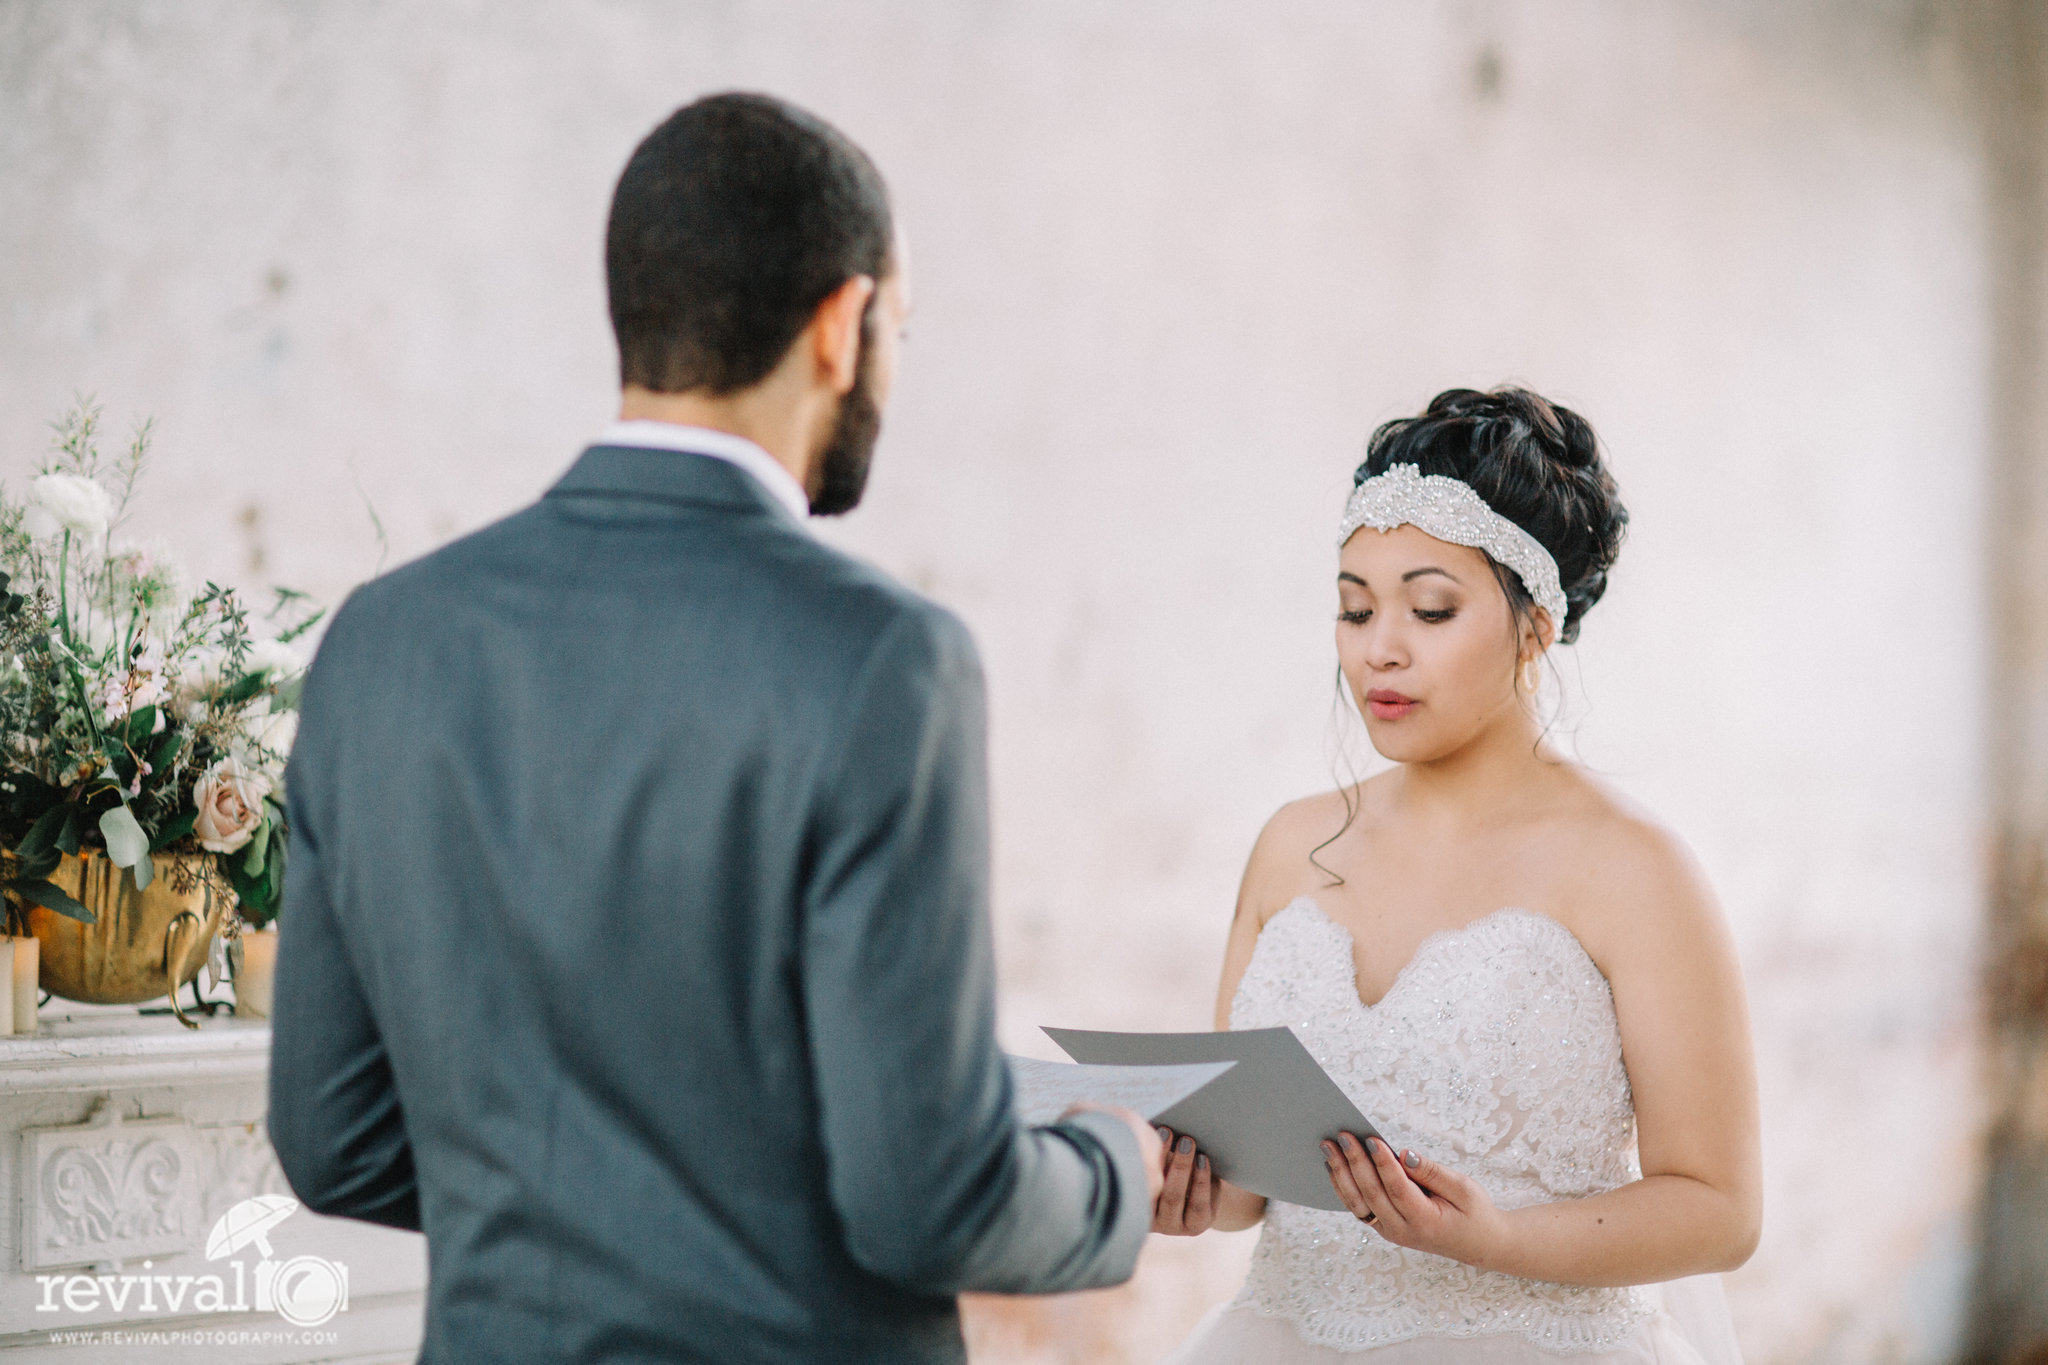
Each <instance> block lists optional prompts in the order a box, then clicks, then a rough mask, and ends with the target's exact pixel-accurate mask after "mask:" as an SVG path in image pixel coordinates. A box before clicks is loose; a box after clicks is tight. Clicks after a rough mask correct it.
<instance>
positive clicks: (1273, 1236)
mask: <svg viewBox="0 0 2048 1365" xmlns="http://www.w3.org/2000/svg"><path fill="white" fill-rule="evenodd" d="M1230 1024H1231V1027H1232V1028H1240V1029H1248V1028H1271V1027H1274V1026H1276V1025H1285V1026H1287V1027H1289V1028H1292V1029H1293V1030H1294V1032H1295V1034H1296V1035H1297V1036H1298V1037H1300V1039H1301V1041H1302V1043H1303V1045H1304V1046H1306V1047H1307V1048H1308V1050H1309V1052H1310V1054H1312V1055H1313V1056H1314V1057H1315V1059H1316V1061H1317V1062H1319V1063H1321V1064H1322V1066H1323V1068H1324V1069H1325V1070H1326V1071H1328V1072H1329V1073H1330V1075H1331V1077H1332V1078H1333V1079H1335V1080H1336V1082H1337V1084H1338V1085H1339V1086H1341V1087H1342V1088H1343V1090H1344V1092H1345V1094H1347V1095H1349V1096H1350V1097H1351V1099H1352V1101H1353V1102H1354V1103H1356V1104H1357V1105H1358V1107H1359V1110H1360V1111H1361V1112H1363V1113H1364V1114H1365V1115H1366V1116H1367V1117H1369V1118H1371V1119H1372V1121H1373V1122H1374V1124H1376V1125H1377V1126H1378V1128H1379V1130H1380V1132H1381V1134H1382V1135H1383V1136H1385V1138H1386V1139H1387V1141H1388V1142H1389V1143H1391V1144H1392V1145H1393V1147H1394V1148H1395V1150H1397V1151H1398V1150H1400V1149H1402V1148H1404V1147H1414V1148H1415V1149H1417V1150H1418V1151H1421V1152H1424V1153H1427V1154H1428V1155H1430V1156H1432V1157H1434V1158H1436V1159H1437V1160H1440V1161H1442V1162H1444V1163H1445V1164H1446V1165H1450V1166H1452V1167H1454V1168H1456V1169H1457V1170H1459V1171H1462V1172H1463V1173H1464V1174H1466V1175H1468V1176H1470V1177H1472V1178H1473V1179H1474V1180H1476V1181H1478V1182H1479V1183H1480V1184H1481V1185H1482V1186H1484V1187H1485V1189H1486V1191H1487V1193H1488V1194H1490V1195H1491V1196H1492V1197H1493V1200H1494V1202H1495V1203H1496V1204H1497V1205H1499V1206H1500V1207H1502V1208H1507V1209H1513V1208H1522V1207H1525V1206H1527V1205H1530V1204H1537V1203H1543V1202H1547V1201H1550V1200H1555V1199H1569V1198H1574V1197H1578V1196H1584V1195H1589V1194H1597V1193H1599V1192H1601V1191H1603V1190H1610V1189H1613V1188H1615V1187H1616V1186H1618V1185H1622V1184H1625V1183H1627V1182H1628V1181H1630V1180H1633V1179H1635V1178H1636V1177H1637V1175H1638V1174H1639V1167H1638V1165H1637V1162H1636V1151H1635V1107H1634V1105H1633V1103H1632V1102H1631V1100H1630V1097H1629V1085H1628V1072H1627V1071H1626V1070H1625V1069H1624V1068H1623V1066H1622V1060H1621V1033H1620V1029H1619V1027H1618V1025H1617V1024H1616V1022H1615V1017H1614V997H1613V993H1612V992H1611V991H1610V990H1609V988H1608V984H1607V979H1606V978H1605V977H1604V976H1602V975H1601V974H1600V969H1599V968H1598V967H1597V966H1595V965H1594V963H1593V960H1592V959H1591V958H1590V957H1588V956H1587V955H1586V950H1585V949H1584V947H1582V946H1581V945H1580V943H1579V941H1578V939H1577V938H1575V937H1573V936H1572V933H1571V931H1570V930H1569V929H1566V928H1565V927H1564V926H1563V925H1562V924H1559V923H1558V922H1557V921H1556V920H1554V919H1551V918H1549V917H1548V916H1545V915H1539V914H1536V913H1533V912H1531V911H1527V910H1512V909H1510V910H1501V911H1498V912H1496V913H1494V914H1491V915H1488V916H1486V917H1485V918H1483V919H1480V920H1478V921H1476V922H1474V923H1472V924H1469V925H1466V926H1465V927H1463V928H1461V929H1453V930H1449V931H1446V932H1444V933H1440V934H1434V935H1432V936H1431V937H1429V938H1428V939H1426V940H1424V942H1423V944H1422V946H1421V947H1420V948H1418V949H1417V950H1416V953H1415V956H1414V958H1413V959H1412V960H1411V961H1410V962H1409V963H1408V965H1407V966H1406V967H1404V968H1402V970H1401V974H1400V975H1399V976H1398V977H1396V978H1395V980H1394V984H1393V986H1392V987H1390V988H1389V989H1388V991H1387V993H1386V995H1385V997H1383V998H1382V999H1381V1000H1380V1002H1379V1003H1378V1004H1376V1005H1370V1006H1368V1005H1366V1004H1364V1003H1363V1002H1362V1001H1361V1000H1360V999H1359V997H1358V985H1357V976H1356V967H1355V964H1354V960H1353V955H1352V939H1351V934H1350V931H1349V930H1347V929H1345V928H1344V927H1343V926H1342V925H1339V924H1337V923H1335V922H1333V921H1332V920H1330V919H1329V918H1328V917H1327V916H1325V915H1324V914H1323V912H1322V910H1321V909H1320V908H1319V907H1318V906H1317V905H1316V903H1315V902H1314V901H1312V900H1309V899H1307V898H1305V897H1304V898H1303V899H1300V900H1297V901H1295V902H1294V903H1293V904H1291V905H1289V906H1288V907H1287V908H1286V909H1284V910H1282V911H1281V912H1280V913H1278V914H1276V915H1274V916H1273V917H1272V919H1270V920H1268V921H1267V922H1266V925H1265V927H1264V928H1263V929H1262V930H1261V931H1260V934H1259V941H1258V946H1257V947H1256V948H1255V949H1254V951H1253V953H1252V960H1251V963H1250V965H1249V966H1247V967H1246V969H1245V974H1244V980H1243V981H1242V982H1241V983H1240V984H1239V986H1238V988H1237V995H1236V997H1235V998H1234V999H1233V1000H1232V1002H1231V1007H1230ZM1241 1298H1242V1299H1245V1300H1249V1301H1250V1303H1251V1304H1252V1305H1253V1306H1254V1307H1255V1308H1256V1309H1257V1310H1258V1311H1259V1312H1261V1313H1265V1314H1269V1315H1273V1316H1278V1317H1284V1318H1287V1319H1289V1320H1291V1321H1292V1322H1293V1324H1294V1326H1295V1328H1296V1329H1297V1330H1298V1331H1299V1332H1300V1334H1301V1335H1302V1336H1303V1337H1304V1338H1305V1339H1306V1340H1308V1341H1310V1342H1312V1343H1314V1344H1317V1345H1321V1346H1329V1347H1333V1348H1335V1349H1337V1350H1362V1349H1364V1348H1366V1347H1369V1346H1380V1345H1384V1344H1387V1343H1389V1342H1395V1341H1405V1340H1408V1339H1411V1338H1415V1337H1428V1336H1453V1337H1470V1336H1480V1335H1484V1334H1490V1333H1514V1334H1518V1335H1521V1336H1524V1337H1526V1338H1528V1339H1529V1340H1530V1341H1532V1342H1535V1343H1537V1344H1539V1345H1541V1346H1544V1347H1547V1348H1549V1349H1551V1350H1554V1351H1598V1350H1606V1349H1610V1348H1612V1347H1613V1346H1615V1345H1616V1344H1618V1343H1619V1342H1621V1341H1623V1340H1624V1339H1625V1338H1627V1337H1628V1336H1629V1335H1630V1334H1631V1333H1632V1332H1634V1331H1635V1330H1636V1328H1637V1326H1638V1325H1639V1324H1640V1323H1641V1322H1642V1321H1643V1320H1644V1319H1645V1318H1647V1317H1648V1316H1649V1315H1650V1314H1651V1313H1653V1312H1654V1311H1655V1309H1654V1305H1653V1301H1652V1299H1651V1297H1650V1296H1649V1295H1648V1294H1646V1293H1645V1292H1644V1291H1642V1290H1638V1289H1589V1288H1584V1287H1580V1286H1575V1285H1562V1284H1551V1283H1545V1282H1541V1281H1536V1280H1524V1279H1518V1278H1516V1277H1514V1276H1511V1275H1502V1274H1499V1273H1497V1272H1494V1271H1486V1270H1477V1269H1474V1268H1473V1267H1471V1266H1468V1265H1464V1264H1462V1263H1460V1262H1458V1261H1453V1260H1449V1259H1447V1258H1445V1257H1442V1256H1433V1255H1430V1254H1428V1253H1426V1252H1419V1251H1407V1250H1403V1249H1402V1248H1400V1247H1397V1246H1395V1245H1393V1244H1392V1243H1391V1242H1388V1241H1386V1240H1385V1239H1384V1238H1382V1237H1380V1236H1379V1235H1378V1234H1377V1233H1375V1232H1373V1231H1372V1230H1371V1229H1370V1228H1368V1227H1367V1226H1366V1225H1365V1224H1363V1223H1360V1222H1359V1221H1358V1220H1357V1219H1356V1218H1354V1217H1352V1215H1351V1214H1349V1213H1342V1212H1337V1213H1333V1212H1329V1211H1326V1210H1322V1209H1310V1208H1303V1207H1301V1206H1299V1205H1296V1204H1285V1203H1281V1202H1279V1201H1278V1200H1274V1201H1271V1202H1269V1203H1268V1204H1267V1207H1266V1219H1265V1229H1264V1231H1263V1232H1262V1234H1261V1235H1260V1238H1259V1245H1258V1249H1257V1251H1256V1252H1255V1253H1254V1254H1253V1259H1252V1269H1251V1275H1250V1277H1249V1279H1248V1280H1247V1281H1246V1283H1245V1288H1244V1293H1243V1295H1242V1296H1241Z"/></svg>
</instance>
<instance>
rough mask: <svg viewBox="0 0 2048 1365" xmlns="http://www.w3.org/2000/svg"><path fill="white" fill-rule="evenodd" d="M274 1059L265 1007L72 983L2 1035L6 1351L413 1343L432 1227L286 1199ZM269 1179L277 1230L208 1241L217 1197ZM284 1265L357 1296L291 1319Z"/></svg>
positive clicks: (265, 1188)
mask: <svg viewBox="0 0 2048 1365" xmlns="http://www.w3.org/2000/svg"><path fill="white" fill-rule="evenodd" d="M269 1060H270V1028H269V1025H268V1024H266V1023H264V1022H261V1021H258V1020H236V1019H229V1018H225V1017H223V1018H219V1019H210V1020H206V1021H204V1022H202V1024H201V1025H200V1027H199V1028H197V1029H187V1028H184V1027H183V1026H181V1025H180V1024H179V1023H178V1022H177V1021H176V1020H175V1019H172V1018H170V1017H168V1016H167V1015H145V1014H141V1013H138V1012H137V1011H135V1010H133V1009H121V1010H114V1009H94V1008H91V1007H86V1006H70V1005H66V1004H64V1003H63V1002H53V1003H52V1004H51V1005H50V1006H46V1007H45V1009H44V1013H43V1018H42V1021H41V1028H40V1030H39V1031H38V1032H37V1033H36V1034H34V1035H30V1036H21V1037H0V1361H5V1362H7V1363H8V1365H13V1362H16V1361H21V1362H29V1361H40V1360H50V1361H64V1362H68V1365H84V1363H85V1362H92V1363H93V1365H98V1362H101V1361H106V1362H109V1363H110V1365H113V1363H115V1362H121V1361H126V1360H133V1361H136V1362H138V1363H139V1362H142V1361H147V1362H149V1365H159V1363H162V1365H182V1362H186V1361H191V1362H195V1365H196V1363H197V1362H208V1365H219V1363H220V1362H237V1363H239V1362H247V1365H290V1363H291V1362H301V1361H314V1360H319V1361H347V1362H354V1363H355V1365H373V1362H377V1363H381V1362H398V1361H410V1360H411V1359H412V1358H413V1356H414V1355H415V1354H416V1352H417V1349H418V1343H419V1336H420V1323H421V1314H422V1311H423V1303H424V1290H425V1286H426V1255H425V1245H424V1243H423V1241H422V1240H421V1239H420V1238H419V1237H417V1236H415V1235H413V1234H411V1233H401V1232H393V1231H390V1230H388V1229H383V1228H375V1227H370V1226H368V1225H366V1224H361V1223H355V1222H350V1221H347V1220H343V1219H331V1218H322V1217H320V1216H318V1215H316V1214H313V1213H310V1212H307V1211H306V1210H304V1209H298V1210H289V1209H288V1207H287V1206H286V1205H285V1204H284V1203H283V1202H281V1201H282V1200H284V1199H288V1198H289V1197H290V1194H291V1191H290V1189H289V1187H288V1186H287V1185H286V1183H285V1180H284V1176H283V1173H282V1172H281V1171H280V1170H279V1169H278V1165H277V1158H276V1155H275V1154H274V1153H273V1152H272V1151H271V1148H270V1142H269V1139H268V1138H267V1137H266V1136H265V1133H264V1128H263V1121H264V1114H265V1110H266V1108H267V1081H268V1076H267V1073H268V1067H269ZM257 1196H270V1197H271V1198H270V1199H269V1200H268V1201H267V1202H266V1203H265V1204H264V1205H262V1206H261V1207H263V1208H265V1209H267V1210H268V1218H269V1219H270V1220H273V1221H272V1225H271V1226H269V1227H267V1229H266V1230H265V1232H264V1235H263V1237H262V1238H261V1239H260V1240H257V1241H250V1242H248V1243H246V1244H243V1245H240V1246H236V1247H233V1248H232V1249H230V1247H229V1244H230V1243H232V1242H234V1241H235V1240H236V1239H234V1238H232V1237H227V1238H216V1239H215V1241H214V1243H213V1245H212V1248H211V1249H212V1250H213V1251H214V1252H215V1253H216V1254H215V1255H214V1256H212V1257H211V1258H209V1256H208V1254H207V1253H208V1250H209V1233H211V1232H213V1231H214V1230H215V1229H216V1227H217V1226H218V1225H219V1224H220V1223H221V1220H222V1216H223V1215H224V1214H226V1213H227V1212H228V1210H229V1209H231V1208H234V1207H235V1206H236V1205H238V1204H240V1203H241V1202H242V1201H244V1200H248V1199H251V1198H253V1197H257ZM253 1207H257V1206H252V1208H253ZM234 1221H235V1220H230V1223H231V1224H232V1223H233V1222H234ZM307 1267H312V1269H311V1270H308V1269H307ZM280 1274H283V1275H284V1276H286V1278H287V1279H289V1278H290V1277H291V1276H292V1275H293V1274H312V1275H314V1276H315V1277H316V1278H318V1277H322V1276H324V1277H326V1279H325V1281H324V1282H325V1283H329V1284H332V1283H336V1282H338V1283H341V1284H345V1286H346V1290H347V1306H346V1307H345V1308H343V1309H342V1310H341V1311H339V1312H337V1313H335V1314H334V1315H333V1317H332V1318H330V1319H329V1320H327V1321H326V1322H324V1323H319V1324H317V1325H310V1326H307V1325H300V1324H296V1323H294V1322H292V1321H290V1320H289V1318H288V1317H287V1316H285V1315H283V1314H280V1313H279V1312H277V1311H274V1310H272V1309H271V1308H270V1306H269V1305H268V1304H267V1303H264V1302H263V1301H262V1300H261V1298H260V1295H261V1294H262V1293H266V1292H267V1288H265V1289H259V1288H257V1285H258V1283H259V1282H261V1283H262V1284H263V1285H265V1286H267V1285H268V1284H269V1283H271V1282H272V1281H273V1280H274V1279H275V1277H276V1276H278V1275H280ZM209 1292H211V1293H212V1295H213V1297H212V1299H210V1300H209V1299H208V1298H207V1297H206V1295H207V1294H208V1293H209ZM83 1333H99V1334H100V1335H99V1336H98V1337H97V1338H96V1339H92V1340H87V1339H86V1338H84V1337H82V1336H81V1335H80V1334H83Z"/></svg>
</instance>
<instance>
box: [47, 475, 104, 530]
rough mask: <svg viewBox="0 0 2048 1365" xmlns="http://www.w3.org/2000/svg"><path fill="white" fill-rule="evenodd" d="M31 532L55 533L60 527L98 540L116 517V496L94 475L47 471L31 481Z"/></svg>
mask: <svg viewBox="0 0 2048 1365" xmlns="http://www.w3.org/2000/svg"><path fill="white" fill-rule="evenodd" d="M28 497H29V509H28V510H29V526H28V530H29V534H30V535H33V536H36V537H38V538H42V539H47V538H53V537H55V536H56V535H57V534H58V533H59V532H61V531H69V532H71V533H72V534H73V535H78V536H83V537H85V538H86V539H88V540H96V539H98V538H99V537H101V536H103V535H105V534H106V533H107V523H108V522H109V521H111V520H113V517H114V498H113V495H112V494H111V493H109V492H107V490H106V489H104V488H102V487H100V486H99V485H98V484H97V483H94V482H93V481H92V480H91V479H88V478H83V477H81V476H80V475H77V474H44V475H42V476H40V477H38V478H36V479H33V480H31V481H30V483H29V486H28Z"/></svg>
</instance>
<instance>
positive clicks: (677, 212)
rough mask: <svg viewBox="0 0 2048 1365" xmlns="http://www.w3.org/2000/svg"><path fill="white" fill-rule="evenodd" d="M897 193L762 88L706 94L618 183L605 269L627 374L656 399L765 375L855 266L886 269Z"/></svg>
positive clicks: (652, 138) (636, 157)
mask: <svg viewBox="0 0 2048 1365" xmlns="http://www.w3.org/2000/svg"><path fill="white" fill-rule="evenodd" d="M892 239H893V230H892V228H891V225H890V218H889V192H888V188H887V187H886V186H885V185H884V184H883V183H882V176H881V173H880V172H879V171H877V170H876V169H875V165H874V163H873V162H872V161H870V160H868V158H867V154H866V153H864V152H862V151H861V149H860V148H858V147H856V146H854V144H853V143H852V142H851V141H850V140H849V139H848V138H847V137H846V136H845V135H844V134H842V133H841V132H840V131H839V130H838V129H836V128H834V127H832V126H831V125H830V124H828V123H826V122H825V121H824V120H823V119H820V118H818V117H816V116H815V115H812V114H808V113H805V112H804V111H803V110H801V109H798V108H797V107H796V106H794V105H792V104H788V103H785V102H784V101H782V100H778V99H775V98H773V97H772V96H768V95H754V94H741V93H730V94H723V95H710V96H707V97H705V98H704V99H701V100H698V101H697V102H696V103H694V104H688V105H685V106H683V107H682V108H681V109H678V110H676V112H675V113H673V114H671V115H670V116H669V118H668V120H667V121H666V122H664V123H663V124H662V125H661V126H660V127H659V128H656V129H655V130H654V131H653V132H651V133H649V134H648V135H647V138H646V140H645V141H644V142H642V143H641V144H640V146H639V148H638V149H637V150H635V151H634V153H633V158H632V160H630V161H628V162H627V163H626V169H625V171H624V173H622V174H621V175H620V176H619V186H618V189H617V191H616V192H615V193H614V194H613V196H612V216H611V223H610V226H609V228H608V229H607V231H606V233H605V273H606V277H607V281H608V283H609V285H610V290H611V311H612V330H613V331H614V332H615V333H617V335H618V339H619V378H620V382H621V383H623V384H637V385H640V386H642V387H644V388H648V389H653V390H654V391H656V392H657V393H684V392H687V391H689V390H692V389H708V390H710V391H711V392H712V393H714V394H725V393H731V392H733V391H735V390H737V389H744V388H747V387H748V386H750V385H753V384H756V383H759V382H760V381H761V380H762V379H764V378H766V377H767V375H768V373H769V371H771V370H773V369H774V368H775V366H776V363H777V362H778V361H780V360H781V359H782V357H783V355H784V353H785V352H787V351H788V350H789V346H790V343H791V342H793V341H795V340H796V336H797V333H799V332H801V331H802V330H803V329H804V325H805V324H806V323H808V322H809V321H810V319H811V315H812V314H813V313H815V312H816V311H817V308H818V305H819V304H821V303H823V302H824V301H825V299H826V298H827V297H828V296H830V295H831V293H832V292H833V291H834V290H836V289H838V288H839V286H841V285H842V284H844V283H846V281H847V280H848V279H850V278H852V277H853V276H855V275H871V276H873V277H874V278H875V279H877V280H880V279H882V278H883V277H884V276H885V275H887V274H888V272H889V269H890V266H891V261H890V243H891V241H892Z"/></svg>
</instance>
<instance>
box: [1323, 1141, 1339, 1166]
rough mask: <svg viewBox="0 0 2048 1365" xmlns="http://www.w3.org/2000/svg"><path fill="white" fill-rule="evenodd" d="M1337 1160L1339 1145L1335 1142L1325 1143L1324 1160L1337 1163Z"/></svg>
mask: <svg viewBox="0 0 2048 1365" xmlns="http://www.w3.org/2000/svg"><path fill="white" fill-rule="evenodd" d="M1336 1159H1337V1144H1336V1143H1334V1142H1325V1143H1324V1144H1323V1160H1325V1161H1335V1160H1336Z"/></svg>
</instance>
